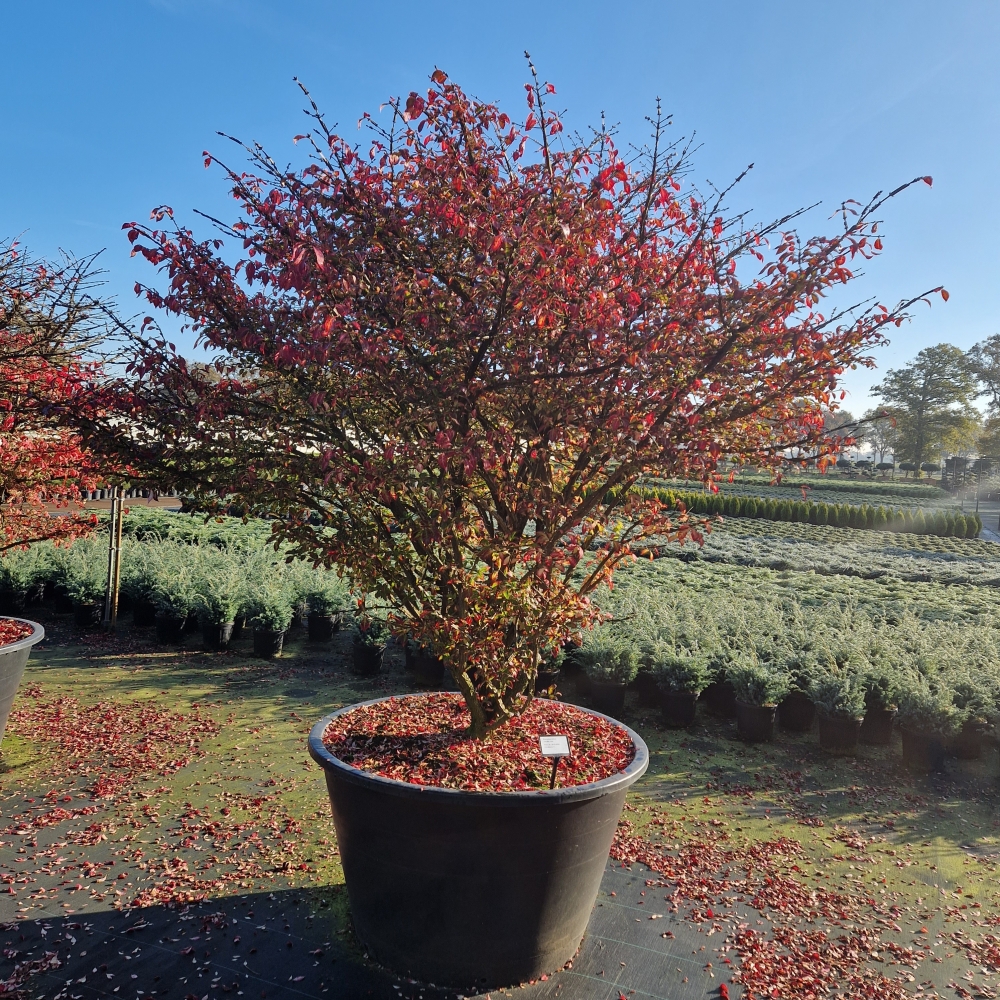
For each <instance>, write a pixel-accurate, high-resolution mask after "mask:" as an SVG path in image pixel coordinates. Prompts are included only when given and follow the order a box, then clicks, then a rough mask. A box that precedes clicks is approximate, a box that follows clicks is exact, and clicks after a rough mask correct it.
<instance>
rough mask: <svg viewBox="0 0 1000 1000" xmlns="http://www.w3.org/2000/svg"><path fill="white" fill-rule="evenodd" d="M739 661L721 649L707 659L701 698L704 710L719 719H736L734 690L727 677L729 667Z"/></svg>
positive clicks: (726, 650)
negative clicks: (705, 681)
mask: <svg viewBox="0 0 1000 1000" xmlns="http://www.w3.org/2000/svg"><path fill="white" fill-rule="evenodd" d="M737 660H739V654H737V653H733V652H732V651H731V650H728V649H722V650H719V651H718V652H716V653H715V654H713V655H712V656H710V657H709V660H708V683H707V684H706V685H705V689H704V690H703V691H702V694H701V698H702V701H703V702H704V703H705V708H707V709H708V711H709V712H710V713H711V714H712V715H714V716H716V717H717V718H720V719H735V718H736V689H735V688H734V687H733V682H732V680H731V679H730V677H729V667H730V665H731V664H733V663H734V662H736V661H737Z"/></svg>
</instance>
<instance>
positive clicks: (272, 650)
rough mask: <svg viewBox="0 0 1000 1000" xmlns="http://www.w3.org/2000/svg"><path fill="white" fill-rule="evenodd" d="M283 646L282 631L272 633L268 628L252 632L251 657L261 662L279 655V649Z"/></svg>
mask: <svg viewBox="0 0 1000 1000" xmlns="http://www.w3.org/2000/svg"><path fill="white" fill-rule="evenodd" d="M284 644H285V632H284V629H282V631H280V632H274V631H272V630H271V629H269V628H255V629H254V630H253V655H254V656H259V657H260V658H261V659H263V660H273V659H274V658H275V657H276V656H280V655H281V647H282V646H283V645H284Z"/></svg>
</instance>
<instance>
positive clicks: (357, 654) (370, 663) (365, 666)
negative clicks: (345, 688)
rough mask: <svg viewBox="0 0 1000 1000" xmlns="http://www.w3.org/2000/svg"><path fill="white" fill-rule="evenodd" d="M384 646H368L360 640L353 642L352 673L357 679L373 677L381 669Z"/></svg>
mask: <svg viewBox="0 0 1000 1000" xmlns="http://www.w3.org/2000/svg"><path fill="white" fill-rule="evenodd" d="M384 653H385V647H384V646H370V645H369V644H368V643H367V642H362V641H361V640H360V639H355V640H354V662H353V665H352V668H353V671H354V673H355V674H357V675H358V676H359V677H374V676H375V675H376V674H377V673H378V672H379V671H380V670H381V669H382V655H383V654H384Z"/></svg>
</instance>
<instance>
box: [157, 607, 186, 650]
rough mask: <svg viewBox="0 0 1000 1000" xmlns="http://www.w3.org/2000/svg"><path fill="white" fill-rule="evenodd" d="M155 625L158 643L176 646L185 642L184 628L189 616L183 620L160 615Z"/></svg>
mask: <svg viewBox="0 0 1000 1000" xmlns="http://www.w3.org/2000/svg"><path fill="white" fill-rule="evenodd" d="M154 624H155V625H156V641H157V642H162V643H164V644H169V645H172V646H176V645H179V644H180V643H182V642H183V641H184V626H185V625H187V615H185V616H184V617H183V618H181V617H175V616H174V615H164V614H159V613H158V614H157V615H156V621H155V623H154Z"/></svg>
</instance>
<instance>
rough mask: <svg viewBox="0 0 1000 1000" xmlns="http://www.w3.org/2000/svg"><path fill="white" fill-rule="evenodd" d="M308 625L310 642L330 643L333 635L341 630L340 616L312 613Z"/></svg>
mask: <svg viewBox="0 0 1000 1000" xmlns="http://www.w3.org/2000/svg"><path fill="white" fill-rule="evenodd" d="M306 623H307V627H308V629H309V633H308V634H309V641H310V642H329V641H330V640H331V639H332V638H333V633H334V632H336V631H337V629H338V628H340V615H321V614H320V613H319V612H317V611H310V612H309V617H308V618H307V619H306Z"/></svg>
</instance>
